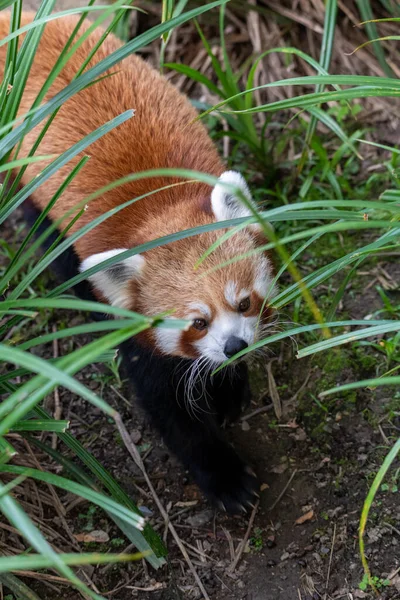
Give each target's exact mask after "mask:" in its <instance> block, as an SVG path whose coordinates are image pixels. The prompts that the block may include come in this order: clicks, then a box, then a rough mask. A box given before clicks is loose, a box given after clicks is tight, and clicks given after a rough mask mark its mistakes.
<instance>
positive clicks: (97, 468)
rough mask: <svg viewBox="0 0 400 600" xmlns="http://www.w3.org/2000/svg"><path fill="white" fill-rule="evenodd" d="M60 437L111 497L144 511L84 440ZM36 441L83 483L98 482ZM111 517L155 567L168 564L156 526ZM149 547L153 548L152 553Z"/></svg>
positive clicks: (42, 415) (42, 414)
mask: <svg viewBox="0 0 400 600" xmlns="http://www.w3.org/2000/svg"><path fill="white" fill-rule="evenodd" d="M35 413H36V414H37V415H38V417H39V418H42V419H43V418H47V419H50V417H49V416H48V415H47V413H46V412H45V411H44V410H43V409H42V408H40V407H36V408H35ZM57 435H58V437H59V438H60V440H61V441H62V442H63V443H64V444H65V445H66V446H67V447H68V448H70V449H71V450H72V451H73V452H74V454H75V455H76V456H77V458H78V459H79V460H80V461H81V462H82V463H83V464H84V465H85V466H86V468H87V469H88V470H89V471H90V472H91V473H92V474H93V476H94V477H95V478H96V481H97V482H99V484H100V485H101V486H103V487H104V488H105V489H106V490H107V491H108V492H109V493H110V495H111V497H112V498H113V499H114V500H115V501H116V502H118V503H120V504H122V505H123V506H125V507H126V508H129V509H130V510H131V511H134V512H136V513H137V514H140V511H139V509H138V507H137V506H136V504H135V503H134V502H133V501H132V499H131V498H130V496H128V495H127V494H126V493H125V492H124V490H123V489H122V488H121V487H120V486H119V485H118V483H117V482H116V481H115V479H114V478H113V477H112V476H111V475H110V473H109V472H108V471H107V470H106V469H105V468H104V467H103V466H102V465H101V464H100V463H99V461H98V460H97V459H96V458H94V456H92V455H91V454H90V453H89V452H88V451H87V450H86V448H84V447H83V446H82V444H81V443H80V442H79V441H78V440H76V439H75V438H74V437H73V436H72V435H70V434H69V433H59V434H57ZM31 441H32V443H34V444H35V445H37V446H38V447H39V448H40V449H41V450H43V451H45V452H47V453H48V454H49V455H50V456H52V457H53V458H54V460H56V461H57V462H59V463H60V464H61V465H63V467H64V468H65V469H67V470H68V471H69V472H70V473H71V475H72V476H73V477H74V478H76V479H77V480H78V481H79V482H80V483H83V484H85V485H90V486H92V487H95V488H96V486H95V485H94V483H93V481H92V480H91V479H90V478H88V476H87V474H86V473H84V472H83V471H82V469H80V468H78V469H77V467H76V465H75V464H73V463H71V461H68V460H67V459H65V457H64V456H62V455H60V453H58V452H57V451H56V450H53V449H52V448H50V447H48V446H46V445H45V444H42V443H41V442H39V441H38V440H36V439H32V440H31ZM110 517H111V518H112V519H113V520H114V521H115V523H116V524H117V525H118V527H119V528H120V529H121V531H122V532H123V533H124V534H125V535H126V537H127V538H128V539H129V540H130V541H131V542H132V543H133V544H135V547H136V548H137V549H138V550H139V551H140V552H144V553H146V559H147V561H148V562H149V563H150V564H151V565H152V566H153V567H154V568H155V569H157V568H159V567H160V566H162V565H163V564H164V562H165V561H164V558H163V557H164V556H166V553H167V552H166V548H165V546H164V544H163V542H162V541H161V539H160V537H159V536H158V534H157V533H156V532H155V531H154V530H153V529H152V527H151V526H150V525H149V524H148V523H146V525H145V527H144V529H143V531H141V532H140V531H139V530H138V529H136V527H130V526H129V525H128V524H127V523H126V522H125V521H120V520H118V519H117V518H116V517H115V516H113V515H111V514H110ZM149 551H151V552H150V553H149Z"/></svg>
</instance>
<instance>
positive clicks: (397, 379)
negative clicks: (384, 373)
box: [320, 376, 400, 397]
mask: <svg viewBox="0 0 400 600" xmlns="http://www.w3.org/2000/svg"><path fill="white" fill-rule="evenodd" d="M381 385H383V386H386V385H388V386H392V385H400V376H392V377H374V378H373V379H363V380H361V381H353V382H352V383H346V384H345V385H338V386H337V387H335V388H330V389H329V390H325V391H323V392H321V393H320V396H321V397H323V396H330V395H331V394H336V393H337V392H338V393H339V392H345V391H347V390H356V389H359V388H364V387H368V388H369V387H371V388H373V387H378V386H381Z"/></svg>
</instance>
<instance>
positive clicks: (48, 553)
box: [0, 465, 104, 600]
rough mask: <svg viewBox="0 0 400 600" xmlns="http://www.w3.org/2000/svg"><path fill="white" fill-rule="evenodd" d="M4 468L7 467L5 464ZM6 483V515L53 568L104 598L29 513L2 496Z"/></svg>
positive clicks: (1, 506)
mask: <svg viewBox="0 0 400 600" xmlns="http://www.w3.org/2000/svg"><path fill="white" fill-rule="evenodd" d="M2 468H6V467H5V466H4V465H3V466H2ZM24 471H26V469H24ZM3 488H4V485H3V484H2V483H0V510H1V512H2V513H3V514H4V516H5V517H6V518H7V519H8V520H9V521H10V523H11V524H12V525H14V526H15V527H16V528H17V529H18V530H19V531H21V532H23V535H24V537H25V539H26V540H28V542H29V543H30V545H31V546H32V547H33V548H35V550H36V551H37V552H39V553H40V554H42V555H43V556H45V557H46V558H47V559H48V561H49V564H51V565H52V567H53V568H55V569H57V571H58V572H59V573H61V574H62V575H63V576H64V577H65V578H66V579H68V580H69V581H70V582H71V583H72V584H73V585H74V586H75V587H76V588H77V589H79V590H81V591H82V592H84V593H85V594H87V595H88V596H89V597H90V598H93V600H104V598H102V597H101V596H99V595H98V594H95V593H94V592H92V591H91V590H90V589H89V588H88V587H87V586H86V585H85V584H84V583H82V582H81V581H80V579H79V578H78V577H77V576H76V575H75V574H74V572H73V571H72V570H71V569H70V568H69V567H68V566H67V565H65V564H64V562H63V561H62V559H60V557H59V555H58V554H57V553H56V552H55V551H54V550H53V549H52V547H51V546H50V544H49V543H48V542H47V541H46V539H45V538H44V537H43V535H42V534H41V533H40V531H39V529H38V528H37V527H36V526H35V525H34V524H33V523H32V521H31V520H30V518H29V517H28V515H27V514H26V513H25V512H24V511H23V510H22V509H21V507H20V506H19V504H18V503H17V502H16V501H15V500H14V499H13V498H12V497H11V496H10V495H9V494H6V495H4V496H1V492H2V490H3Z"/></svg>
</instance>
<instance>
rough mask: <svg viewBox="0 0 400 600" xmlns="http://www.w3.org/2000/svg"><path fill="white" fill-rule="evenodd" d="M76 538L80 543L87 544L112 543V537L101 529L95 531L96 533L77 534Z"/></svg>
mask: <svg viewBox="0 0 400 600" xmlns="http://www.w3.org/2000/svg"><path fill="white" fill-rule="evenodd" d="M74 538H75V539H76V540H77V541H78V542H85V544H88V543H89V542H97V543H98V544H103V543H105V542H109V541H110V536H109V535H108V533H107V532H106V531H102V530H101V529H95V530H94V531H90V532H87V531H85V532H84V533H76V534H75V535H74Z"/></svg>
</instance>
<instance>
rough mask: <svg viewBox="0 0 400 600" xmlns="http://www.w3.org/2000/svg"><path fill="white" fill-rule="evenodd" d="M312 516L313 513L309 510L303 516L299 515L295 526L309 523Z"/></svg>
mask: <svg viewBox="0 0 400 600" xmlns="http://www.w3.org/2000/svg"><path fill="white" fill-rule="evenodd" d="M313 516H314V511H313V510H312V509H311V510H309V511H308V512H306V513H305V514H304V515H301V517H299V518H298V519H297V520H296V521H295V524H296V525H303V523H305V522H306V521H311V519H312V518H313Z"/></svg>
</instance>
